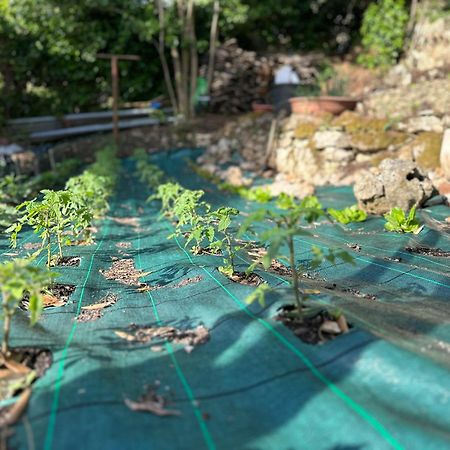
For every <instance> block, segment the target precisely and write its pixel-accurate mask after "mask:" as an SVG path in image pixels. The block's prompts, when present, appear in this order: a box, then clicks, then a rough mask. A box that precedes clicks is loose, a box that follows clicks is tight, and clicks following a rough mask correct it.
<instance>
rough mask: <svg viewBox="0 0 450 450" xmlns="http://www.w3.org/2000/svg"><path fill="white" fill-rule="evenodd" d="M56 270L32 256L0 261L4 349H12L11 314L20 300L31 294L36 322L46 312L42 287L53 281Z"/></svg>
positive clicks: (30, 305) (32, 316)
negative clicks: (36, 261) (33, 261)
mask: <svg viewBox="0 0 450 450" xmlns="http://www.w3.org/2000/svg"><path fill="white" fill-rule="evenodd" d="M54 275H55V274H52V273H50V272H49V271H48V270H45V269H42V268H40V267H38V266H36V265H33V264H32V261H31V260H29V259H15V260H13V261H7V262H4V263H2V264H0V292H1V294H2V312H3V314H2V316H3V317H2V319H3V330H4V333H3V342H2V353H3V355H6V354H7V353H8V351H9V335H10V330H11V318H12V317H13V315H14V314H15V312H16V311H17V307H18V306H19V303H20V302H21V301H22V300H23V298H24V296H25V295H27V296H28V299H29V310H30V313H31V315H30V321H31V324H32V325H33V324H35V323H36V322H37V320H38V319H39V317H40V314H41V312H42V304H43V301H42V291H43V290H44V289H45V288H47V286H48V285H49V284H50V283H51V281H52V277H53V276H54Z"/></svg>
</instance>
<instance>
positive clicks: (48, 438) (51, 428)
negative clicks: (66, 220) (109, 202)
mask: <svg viewBox="0 0 450 450" xmlns="http://www.w3.org/2000/svg"><path fill="white" fill-rule="evenodd" d="M109 226H110V222H109V221H108V222H107V223H106V224H105V225H104V230H103V233H102V237H101V240H100V242H99V243H98V245H97V247H96V249H95V250H94V252H93V253H92V255H91V259H90V262H89V268H88V271H87V274H86V277H85V279H84V283H83V285H82V287H81V292H80V298H79V299H78V304H77V310H76V313H75V317H76V316H78V315H79V314H80V311H81V305H82V302H83V297H84V292H85V289H86V285H87V282H88V280H89V277H90V275H91V272H92V267H93V265H94V258H95V255H96V254H97V252H98V251H99V250H100V248H101V247H102V245H103V243H104V241H105V236H106V233H107V232H108V230H109ZM76 328H77V321H74V322H73V325H72V328H71V330H70V333H69V336H68V338H67V340H66V343H65V345H64V348H63V352H62V356H61V360H60V362H59V365H58V373H57V377H56V381H55V383H54V392H53V400H52V405H51V410H50V417H49V423H48V426H47V432H46V435H45V442H44V450H51V448H52V445H53V436H54V433H55V428H56V416H57V413H58V405H59V394H60V392H61V386H62V380H63V378H64V371H65V363H66V358H67V353H68V351H69V347H70V344H71V342H72V339H73V336H74V334H75V330H76Z"/></svg>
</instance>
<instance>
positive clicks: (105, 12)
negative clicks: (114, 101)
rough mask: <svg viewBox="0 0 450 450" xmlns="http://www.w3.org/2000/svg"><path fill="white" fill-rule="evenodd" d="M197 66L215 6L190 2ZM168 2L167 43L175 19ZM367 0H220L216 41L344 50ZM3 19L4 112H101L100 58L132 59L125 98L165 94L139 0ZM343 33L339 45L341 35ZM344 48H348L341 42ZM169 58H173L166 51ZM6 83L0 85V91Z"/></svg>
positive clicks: (24, 10) (150, 15)
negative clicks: (110, 55)
mask: <svg viewBox="0 0 450 450" xmlns="http://www.w3.org/2000/svg"><path fill="white" fill-rule="evenodd" d="M195 3H196V35H197V40H198V42H197V44H198V50H199V52H200V60H201V59H202V57H204V55H205V54H206V52H207V51H208V40H209V32H210V29H209V28H210V24H211V17H212V11H213V7H212V3H213V1H212V0H201V1H200V0H199V1H196V2H195ZM164 4H165V6H166V10H167V11H166V20H165V33H166V37H167V42H168V46H169V47H170V46H171V45H172V44H174V43H175V42H176V37H177V31H179V28H180V24H179V21H178V20H176V19H175V17H174V14H173V11H172V9H174V8H172V6H174V5H176V2H164ZM366 5H367V2H366V1H363V2H348V1H344V0H333V1H327V2H317V1H315V0H314V1H313V0H308V1H304V2H299V1H298V0H283V5H282V7H280V3H279V2H276V1H273V0H221V2H220V9H221V13H220V17H219V31H220V40H221V41H226V40H227V39H230V38H237V40H238V42H239V43H240V44H241V45H242V46H243V48H246V49H249V50H264V51H266V50H267V49H268V48H269V47H270V48H273V49H277V48H280V47H282V48H289V49H296V50H301V51H304V50H307V49H312V48H320V49H321V50H325V51H330V50H331V51H332V50H334V49H339V50H340V51H343V50H346V49H347V48H348V46H349V44H350V43H351V38H352V37H353V36H354V35H356V31H357V30H358V29H359V25H360V18H361V14H362V11H363V10H364V8H365V7H366ZM5 11H7V12H5V13H0V40H1V42H2V48H1V49H0V72H1V73H2V74H3V75H4V76H3V77H2V80H3V82H2V81H0V91H1V95H2V100H3V101H2V102H1V104H0V110H4V113H5V114H6V115H8V116H29V115H37V114H55V115H60V114H63V113H68V112H73V111H76V110H81V111H88V110H93V109H98V107H99V106H100V105H101V106H107V102H108V99H109V97H110V95H111V85H110V78H109V74H110V67H109V61H107V60H102V59H97V58H96V54H97V53H102V52H103V53H116V54H127V53H128V54H137V55H140V56H141V58H142V59H141V60H140V61H133V62H128V61H122V62H121V63H120V65H119V71H120V77H121V82H120V95H121V99H122V100H123V101H125V102H129V101H134V100H139V101H140V100H142V99H144V98H152V97H155V96H156V95H159V94H161V92H163V91H164V89H165V88H164V83H163V76H162V72H161V65H160V63H159V56H158V52H157V49H156V47H155V46H154V45H153V43H154V41H155V39H157V36H158V31H159V30H158V21H157V14H156V7H155V2H153V1H142V0H128V1H122V0H80V1H78V2H77V3H76V6H75V5H74V2H73V1H71V0H39V1H36V0H9V2H8V7H7V8H6V7H5ZM342 36H345V37H347V36H348V39H347V38H345V39H344V41H342V39H341V37H342ZM342 42H344V43H342ZM167 56H168V57H169V58H170V55H167ZM1 85H3V87H2V86H1Z"/></svg>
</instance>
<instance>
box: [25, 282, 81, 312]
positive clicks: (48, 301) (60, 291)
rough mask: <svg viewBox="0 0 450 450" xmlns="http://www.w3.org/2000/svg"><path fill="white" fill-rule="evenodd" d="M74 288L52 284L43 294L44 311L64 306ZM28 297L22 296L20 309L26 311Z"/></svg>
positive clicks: (68, 285) (70, 285)
mask: <svg viewBox="0 0 450 450" xmlns="http://www.w3.org/2000/svg"><path fill="white" fill-rule="evenodd" d="M75 289H76V286H73V285H72V284H54V285H52V286H50V287H49V288H48V289H47V292H43V297H44V309H45V308H54V307H59V306H64V305H65V304H66V303H67V302H68V301H69V298H70V296H71V295H72V294H73V293H74V291H75ZM28 300H29V297H28V295H27V294H26V295H24V297H23V300H22V301H21V302H20V305H19V306H20V308H22V309H28V307H29V304H28Z"/></svg>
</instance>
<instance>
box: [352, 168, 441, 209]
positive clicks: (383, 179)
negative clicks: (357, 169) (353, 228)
mask: <svg viewBox="0 0 450 450" xmlns="http://www.w3.org/2000/svg"><path fill="white" fill-rule="evenodd" d="M354 193H355V197H356V199H357V200H358V204H359V207H360V208H362V209H364V210H365V211H366V212H368V213H371V214H384V213H386V212H388V211H389V210H390V209H391V208H394V207H399V208H402V209H403V210H409V209H410V208H411V207H412V206H414V205H415V204H417V205H418V206H421V205H423V204H424V203H425V202H426V201H427V200H428V199H429V198H431V197H432V196H433V195H435V194H436V191H435V189H434V187H433V184H432V182H431V180H430V179H429V178H428V177H427V175H426V174H425V173H424V172H422V170H421V169H420V168H418V167H417V166H416V164H415V163H414V162H413V161H404V160H397V159H385V160H384V161H382V162H381V163H380V165H379V167H378V169H377V170H376V171H371V172H363V173H361V174H360V175H359V177H358V178H357V180H356V183H355V186H354Z"/></svg>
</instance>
